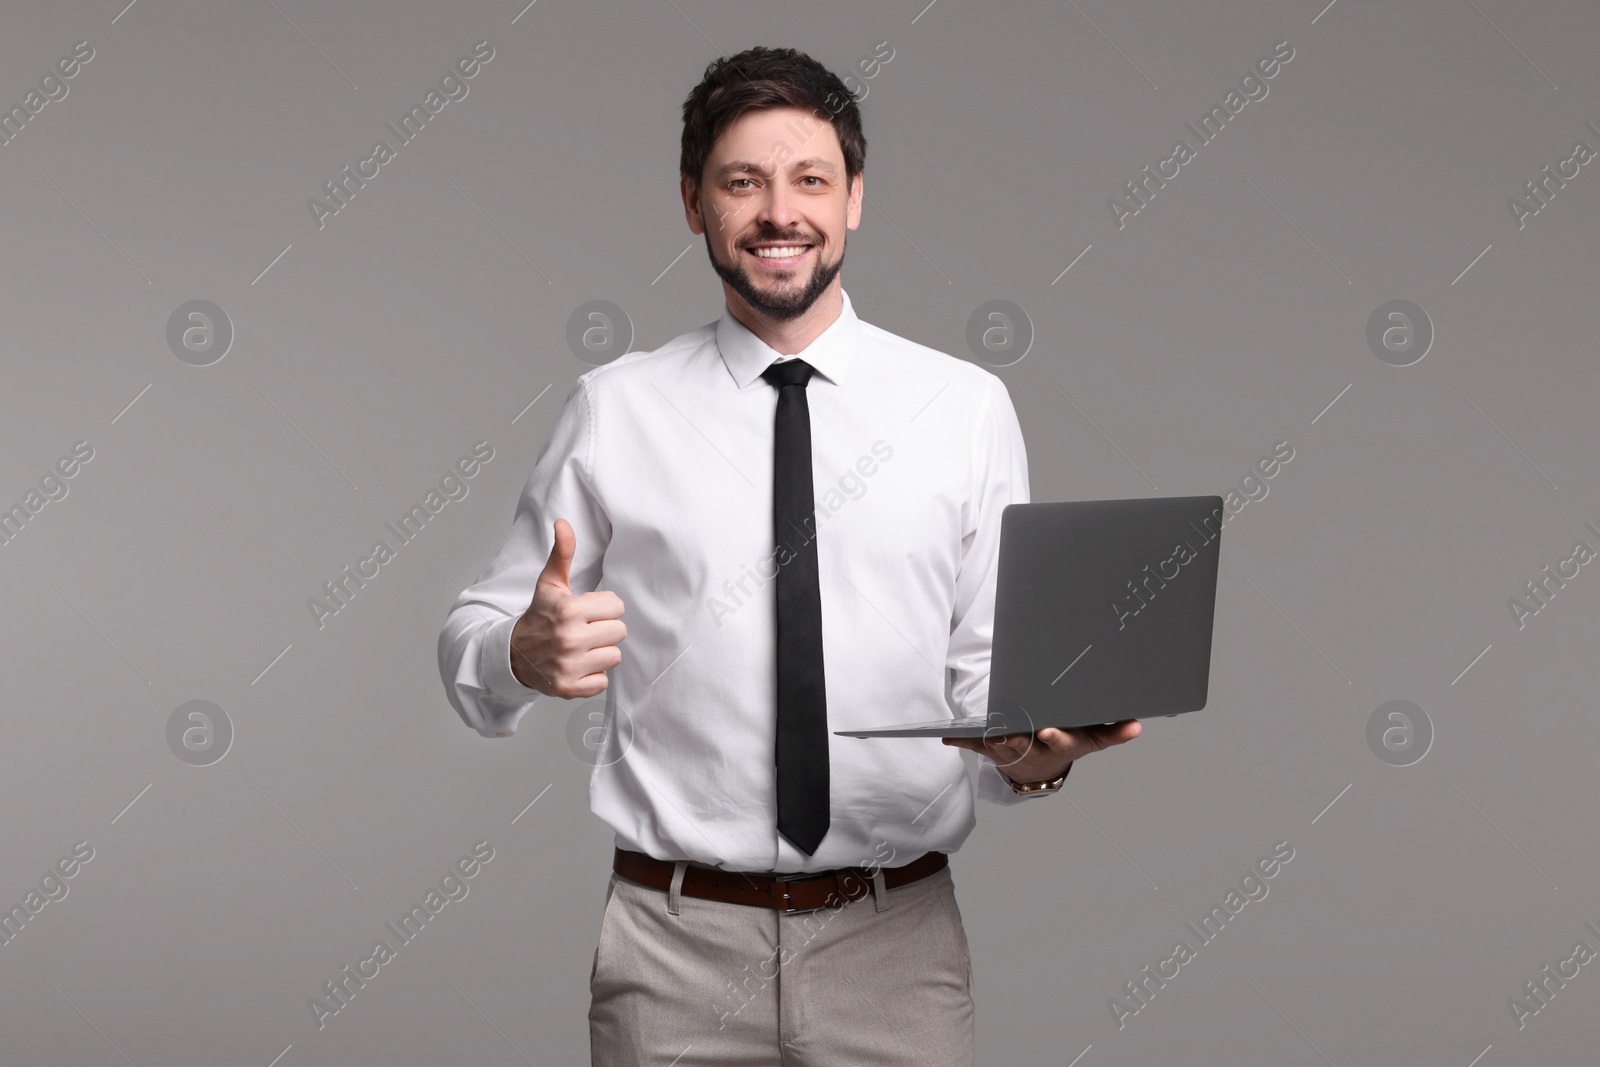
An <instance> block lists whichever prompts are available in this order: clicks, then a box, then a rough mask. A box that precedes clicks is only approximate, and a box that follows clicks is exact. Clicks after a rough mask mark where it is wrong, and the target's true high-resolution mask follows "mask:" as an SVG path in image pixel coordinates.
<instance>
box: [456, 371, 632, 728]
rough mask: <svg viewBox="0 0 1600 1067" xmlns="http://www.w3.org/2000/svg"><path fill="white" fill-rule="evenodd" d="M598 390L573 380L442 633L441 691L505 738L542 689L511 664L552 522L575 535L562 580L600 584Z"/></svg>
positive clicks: (607, 533) (607, 534)
mask: <svg viewBox="0 0 1600 1067" xmlns="http://www.w3.org/2000/svg"><path fill="white" fill-rule="evenodd" d="M594 436H595V409H594V397H593V396H592V394H591V391H590V386H589V383H588V382H586V381H585V380H584V379H582V378H580V379H578V382H577V384H576V385H575V386H574V387H573V388H572V391H571V392H570V393H568V394H567V399H566V402H565V404H564V405H563V406H562V409H561V413H560V414H559V415H558V416H557V417H556V424H555V428H554V429H553V430H552V431H551V434H550V440H549V441H548V442H547V443H546V444H545V446H544V450H543V451H541V452H540V453H539V457H538V459H537V460H536V461H535V462H534V467H533V474H532V475H531V476H530V477H529V478H528V481H527V484H526V485H524V486H523V488H522V495H521V497H520V498H519V499H518V501H517V510H516V516H515V518H514V519H513V520H512V523H511V532H510V533H509V534H507V535H506V539H505V542H504V543H503V544H502V545H501V546H500V551H499V552H497V553H496V554H495V557H494V558H493V559H492V560H490V561H489V565H488V566H487V567H486V568H484V570H483V572H482V573H481V574H479V575H478V578H477V580H476V581H475V582H474V583H473V584H472V585H469V586H467V588H465V589H463V590H462V591H461V594H460V595H459V596H458V597H457V598H456V601H455V604H454V606H452V607H451V609H450V613H449V615H448V616H447V617H446V618H445V622H444V629H443V630H442V631H441V632H440V634H439V673H440V676H441V677H442V678H443V680H444V689H445V696H446V697H448V698H449V701H450V704H451V706H452V707H454V708H455V709H456V713H457V714H459V715H460V716H461V719H462V721H463V722H465V723H466V724H467V725H468V726H470V727H472V728H473V729H474V730H477V731H478V732H479V733H480V734H482V735H484V736H485V737H509V736H510V735H512V734H513V733H515V732H516V729H517V723H518V722H519V721H520V720H521V718H522V716H523V714H524V713H525V712H526V711H527V710H528V708H529V707H530V706H531V705H532V704H533V702H534V701H535V700H537V699H538V698H539V697H540V696H542V695H543V694H541V693H540V692H539V691H538V690H536V689H533V688H530V687H529V686H526V685H523V684H522V683H521V682H520V681H518V680H517V677H516V675H515V674H513V673H512V671H511V631H512V629H513V628H514V627H515V626H516V624H517V620H518V619H519V618H520V617H521V616H522V613H523V612H524V611H526V610H527V609H528V605H529V604H530V603H531V602H532V601H533V590H534V585H535V583H537V582H538V580H539V575H540V573H541V572H542V571H543V570H544V566H545V563H546V561H548V560H549V558H550V551H551V548H552V547H553V546H554V543H555V521H556V520H557V519H566V520H567V521H568V522H569V523H571V524H572V529H573V532H574V533H575V534H576V535H577V547H576V549H575V550H574V552H573V557H572V566H571V568H570V569H569V571H568V578H569V580H570V581H571V584H572V591H573V592H575V593H587V592H591V591H593V590H594V589H595V587H596V586H597V585H599V582H600V577H601V569H602V564H603V562H604V558H605V550H606V546H607V545H608V544H609V543H610V540H611V522H610V519H609V518H607V515H606V511H605V508H604V507H603V505H602V504H601V501H600V496H599V493H598V492H597V491H596V486H595V481H594Z"/></svg>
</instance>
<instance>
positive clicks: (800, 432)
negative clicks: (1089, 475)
mask: <svg viewBox="0 0 1600 1067" xmlns="http://www.w3.org/2000/svg"><path fill="white" fill-rule="evenodd" d="M812 370H813V368H812V366H811V365H810V364H809V363H807V362H805V361H804V360H800V359H788V360H784V361H783V362H781V363H774V364H772V365H771V366H769V367H768V368H767V369H766V370H765V371H763V372H762V373H761V377H763V378H765V379H766V380H767V381H768V382H769V383H770V384H772V385H774V386H776V387H777V390H778V413H777V416H776V417H775V418H774V420H773V453H772V526H773V532H774V535H775V541H776V545H775V547H776V548H777V549H778V550H779V551H778V556H777V560H778V735H777V743H776V746H775V749H774V752H773V760H774V763H775V764H776V765H777V768H778V775H777V777H778V833H780V834H782V835H783V836H784V837H785V838H787V839H788V841H789V843H790V844H792V845H794V847H795V848H798V849H799V850H800V851H801V852H804V853H805V854H806V855H808V856H810V855H812V854H814V853H815V852H816V850H817V845H818V844H820V843H821V841H822V838H823V836H824V835H825V834H826V833H827V832H828V701H827V693H826V692H825V690H824V687H823V671H822V589H821V582H820V580H819V579H818V577H817V538H816V517H815V510H816V500H815V497H814V495H813V488H812V484H811V409H810V408H809V407H808V406H807V404H806V383H807V382H808V381H810V380H811V374H812ZM785 546H787V548H788V549H789V551H788V552H784V551H783V548H784V547H785ZM786 560H787V562H785V561H786Z"/></svg>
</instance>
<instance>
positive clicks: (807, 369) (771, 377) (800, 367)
mask: <svg viewBox="0 0 1600 1067" xmlns="http://www.w3.org/2000/svg"><path fill="white" fill-rule="evenodd" d="M815 370H816V368H815V367H813V366H812V365H811V364H809V363H807V362H806V361H805V360H803V359H786V360H783V361H781V362H775V363H772V364H771V365H769V366H768V367H767V369H766V370H764V371H762V372H761V377H763V378H765V379H766V380H767V382H768V383H769V384H771V385H773V386H776V387H777V388H778V389H782V388H783V387H784V386H786V385H801V386H803V385H805V384H806V383H807V382H809V381H810V380H811V375H812V374H813V373H814V372H815Z"/></svg>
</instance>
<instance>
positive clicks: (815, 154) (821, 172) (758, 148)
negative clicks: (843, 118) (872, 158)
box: [682, 108, 862, 322]
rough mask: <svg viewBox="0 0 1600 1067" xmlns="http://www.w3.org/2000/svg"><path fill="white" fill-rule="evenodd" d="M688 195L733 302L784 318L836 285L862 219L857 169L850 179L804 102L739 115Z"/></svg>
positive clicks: (824, 126)
mask: <svg viewBox="0 0 1600 1067" xmlns="http://www.w3.org/2000/svg"><path fill="white" fill-rule="evenodd" d="M682 191H683V202H684V210H685V212H686V214H687V216H688V220H689V229H690V230H691V231H692V232H694V233H704V234H705V237H706V253H707V255H709V256H710V257H711V266H712V267H713V268H714V269H715V270H716V272H717V274H718V275H719V276H720V277H721V278H722V280H723V282H724V283H725V288H726V289H728V290H730V293H729V297H728V299H729V301H730V303H731V302H732V301H733V300H735V299H739V300H742V301H743V302H744V304H745V305H746V306H747V307H748V308H749V309H750V310H751V311H752V312H754V313H756V314H758V315H764V316H766V317H768V318H770V319H773V320H776V321H780V322H786V321H789V320H792V319H795V318H798V317H799V316H801V315H803V314H804V313H805V312H806V310H807V309H809V308H810V307H811V305H812V304H814V303H815V302H816V301H817V298H818V297H820V296H821V295H822V294H823V293H824V292H827V291H828V290H829V288H830V286H834V285H836V284H837V282H836V279H837V277H838V274H839V267H840V266H841V265H842V264H843V263H844V249H845V233H846V231H847V230H853V229H855V228H856V227H857V226H859V225H860V223H861V192H862V185H861V175H859V174H858V175H856V178H855V180H854V182H848V183H847V180H846V177H845V172H844V153H843V151H842V150H841V149H840V147H839V138H838V136H837V135H835V133H834V132H833V126H832V124H831V123H829V122H828V121H827V120H825V119H823V118H821V117H819V116H817V115H814V114H812V113H810V112H807V111H804V110H801V109H799V108H773V109H770V110H766V111H752V112H747V113H746V114H744V115H742V116H740V117H739V118H738V119H736V120H735V121H734V122H732V123H731V124H729V126H728V128H727V129H726V130H724V131H723V133H722V136H721V137H719V138H718V139H717V143H716V145H715V146H714V147H713V148H712V150H711V154H710V155H709V156H708V157H707V158H706V164H705V169H704V171H703V173H702V176H701V181H700V182H699V183H698V184H697V183H695V182H692V181H690V180H689V179H688V178H685V179H683V183H682Z"/></svg>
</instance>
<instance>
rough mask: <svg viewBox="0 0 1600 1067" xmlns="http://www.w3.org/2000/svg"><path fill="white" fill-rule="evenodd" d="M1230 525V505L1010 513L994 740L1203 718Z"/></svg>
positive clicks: (1159, 501) (1019, 508)
mask: <svg viewBox="0 0 1600 1067" xmlns="http://www.w3.org/2000/svg"><path fill="white" fill-rule="evenodd" d="M1224 515H1225V512H1224V510H1223V506H1222V498H1221V497H1220V496H1187V497H1146V498H1136V499H1128V500H1082V501H1066V502H1062V503H1036V504H1010V505H1007V506H1006V508H1005V509H1004V510H1003V511H1002V512H1001V527H1000V530H1001V533H1000V544H1001V548H1000V568H999V574H998V577H997V580H996V587H995V629H994V646H993V653H992V660H991V663H990V678H989V706H988V714H989V727H990V729H991V730H994V729H998V730H1003V731H1004V732H1007V733H1011V732H1017V733H1023V732H1031V731H1034V730H1038V729H1040V728H1042V727H1045V726H1057V727H1075V726H1088V725H1092V724H1096V723H1103V722H1116V721H1118V720H1121V719H1129V718H1145V717H1153V716H1157V715H1169V716H1170V715H1178V714H1182V713H1184V712H1189V711H1198V710H1199V709H1201V708H1203V707H1205V704H1206V690H1207V686H1208V682H1209V679H1210V673H1211V630H1212V621H1213V617H1214V612H1215V607H1216V591H1217V557H1218V547H1219V544H1220V542H1221V534H1222V522H1223V517H1224Z"/></svg>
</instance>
